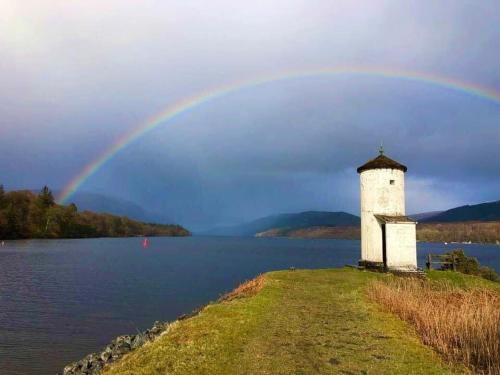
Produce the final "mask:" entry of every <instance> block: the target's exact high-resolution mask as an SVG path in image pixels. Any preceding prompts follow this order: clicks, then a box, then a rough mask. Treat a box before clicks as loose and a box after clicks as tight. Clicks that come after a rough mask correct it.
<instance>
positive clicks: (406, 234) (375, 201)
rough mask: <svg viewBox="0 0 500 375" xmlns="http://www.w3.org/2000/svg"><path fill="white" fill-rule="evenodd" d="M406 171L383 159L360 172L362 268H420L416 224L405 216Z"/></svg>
mask: <svg viewBox="0 0 500 375" xmlns="http://www.w3.org/2000/svg"><path fill="white" fill-rule="evenodd" d="M406 171H407V168H406V167H405V166H404V165H402V164H399V163H398V162H396V161H394V160H392V159H389V158H388V157H387V156H385V155H384V150H383V148H382V147H381V148H380V155H379V156H377V157H376V158H375V159H372V160H370V161H368V162H367V163H365V164H363V165H362V166H361V167H359V168H358V173H359V178H360V185H361V260H360V261H359V264H360V266H364V267H367V268H384V269H389V270H399V271H411V270H416V268H417V241H416V224H417V223H416V221H415V220H413V219H410V218H409V217H407V216H406V214H405V172H406Z"/></svg>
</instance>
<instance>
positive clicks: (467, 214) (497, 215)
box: [421, 201, 500, 223]
mask: <svg viewBox="0 0 500 375" xmlns="http://www.w3.org/2000/svg"><path fill="white" fill-rule="evenodd" d="M421 221H422V222H426V223H453V222H463V221H500V201H496V202H488V203H481V204H475V205H467V206H461V207H456V208H452V209H450V210H447V211H443V212H441V213H439V214H437V215H434V216H431V217H428V218H427V219H423V220H421Z"/></svg>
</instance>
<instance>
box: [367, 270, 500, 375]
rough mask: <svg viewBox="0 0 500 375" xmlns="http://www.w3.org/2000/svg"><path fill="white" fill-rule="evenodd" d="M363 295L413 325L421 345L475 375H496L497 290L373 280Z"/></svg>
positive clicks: (499, 352)
mask: <svg viewBox="0 0 500 375" xmlns="http://www.w3.org/2000/svg"><path fill="white" fill-rule="evenodd" d="M368 295H369V297H370V298H371V299H372V300H374V301H376V302H378V303H380V304H382V305H384V306H385V307H387V308H388V309H389V310H390V311H392V312H393V313H395V314H397V315H398V316H400V317H401V318H402V319H403V320H406V321H408V322H410V323H411V324H413V325H414V326H415V328H416V330H417V332H418V333H419V334H420V336H421V338H422V340H423V342H424V343H425V344H427V345H430V346H432V347H434V348H435V349H436V350H437V351H438V352H440V353H441V354H442V355H444V356H445V357H446V358H447V359H448V360H452V361H461V362H463V363H464V364H465V365H466V366H468V367H469V368H470V369H472V370H473V371H474V372H477V373H480V374H500V292H499V291H497V290H486V289H468V290H464V289H458V288H457V287H454V286H453V285H451V284H446V283H437V282H431V281H426V280H419V279H414V278H395V279H392V280H390V281H377V282H375V283H373V284H371V285H370V286H369V288H368Z"/></svg>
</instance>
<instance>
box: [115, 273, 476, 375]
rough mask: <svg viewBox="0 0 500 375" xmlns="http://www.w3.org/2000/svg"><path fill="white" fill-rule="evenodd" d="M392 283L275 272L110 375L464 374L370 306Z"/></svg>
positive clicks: (358, 276)
mask: <svg viewBox="0 0 500 375" xmlns="http://www.w3.org/2000/svg"><path fill="white" fill-rule="evenodd" d="M389 277H391V276H387V275H383V274H375V273H370V272H360V271H357V270H352V269H337V270H297V271H280V272H271V273H268V274H266V275H265V276H264V279H261V281H260V282H257V283H254V284H253V285H250V286H249V287H248V288H245V287H244V288H241V291H242V292H243V294H247V295H250V296H247V297H246V298H236V297H237V296H235V295H234V294H232V296H231V297H230V298H228V299H227V300H226V301H224V302H220V303H216V304H212V305H209V306H208V307H206V308H205V309H204V310H202V311H201V313H200V314H199V315H197V316H195V317H193V318H190V319H186V320H182V321H179V322H177V323H176V324H174V325H173V327H171V328H170V330H169V331H168V333H166V334H165V335H163V336H161V337H160V338H158V339H157V340H156V341H155V342H153V343H150V344H147V345H145V346H144V347H142V348H140V349H138V350H137V351H135V352H132V353H130V354H128V355H127V356H125V357H124V358H123V359H122V360H120V361H118V362H117V363H115V364H114V365H113V366H112V367H111V368H110V369H108V371H107V372H105V374H107V375H115V374H135V375H138V374H144V375H145V374H148V375H149V374H451V373H457V372H458V373H462V372H464V371H465V369H464V368H461V367H460V366H458V367H457V366H456V367H454V368H450V367H449V366H448V365H447V364H446V363H445V362H444V361H443V360H442V359H441V357H440V356H439V355H437V354H436V353H435V352H434V351H433V350H432V349H431V348H430V347H427V346H425V345H423V344H422V343H421V340H420V338H419V337H418V335H417V332H416V331H415V330H414V329H413V328H412V326H411V325H409V324H408V323H405V322H404V321H402V320H401V319H399V318H398V317H397V316H396V315H393V314H392V313H390V312H388V311H386V310H385V309H384V308H383V307H381V306H380V305H378V304H376V303H374V302H371V301H370V300H369V298H368V296H367V287H368V285H370V284H371V283H372V282H376V281H377V280H384V279H386V278H389ZM262 281H263V283H262ZM466 282H467V281H466ZM260 288H262V289H261V290H260V291H259V292H258V293H256V294H255V295H253V293H252V292H253V291H256V290H258V289H260Z"/></svg>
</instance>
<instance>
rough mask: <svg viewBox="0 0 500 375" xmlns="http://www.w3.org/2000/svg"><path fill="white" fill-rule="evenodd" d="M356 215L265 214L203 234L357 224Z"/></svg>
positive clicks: (327, 213)
mask: <svg viewBox="0 0 500 375" xmlns="http://www.w3.org/2000/svg"><path fill="white" fill-rule="evenodd" d="M359 225H360V219H359V217H358V216H355V215H351V214H349V213H347V212H328V211H307V212H301V213H293V214H280V215H272V216H266V217H263V218H260V219H257V220H254V221H251V222H248V223H244V224H240V225H236V226H232V227H222V228H215V229H213V230H210V231H207V232H205V233H203V234H209V235H222V236H255V235H256V234H257V233H261V232H265V231H268V230H271V229H278V228H279V229H281V230H293V229H301V228H309V227H348V226H349V227H350V226H359Z"/></svg>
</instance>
